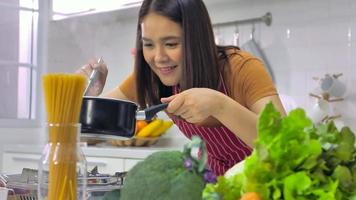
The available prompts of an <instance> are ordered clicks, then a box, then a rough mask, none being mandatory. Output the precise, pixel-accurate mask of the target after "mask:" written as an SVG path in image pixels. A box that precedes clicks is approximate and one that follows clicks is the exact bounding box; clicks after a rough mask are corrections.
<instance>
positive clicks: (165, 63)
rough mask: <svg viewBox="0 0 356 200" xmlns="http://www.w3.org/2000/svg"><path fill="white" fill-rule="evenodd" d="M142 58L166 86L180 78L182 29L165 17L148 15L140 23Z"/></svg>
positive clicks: (175, 83)
mask: <svg viewBox="0 0 356 200" xmlns="http://www.w3.org/2000/svg"><path fill="white" fill-rule="evenodd" d="M141 29H142V44H143V56H144V58H145V60H146V62H147V63H148V64H149V66H150V67H151V69H152V70H153V71H154V73H155V74H157V76H158V77H159V79H160V80H161V81H162V83H163V84H164V85H166V86H174V85H177V84H178V83H179V81H180V79H181V77H182V35H183V33H182V28H181V27H180V25H179V24H177V23H175V22H174V21H172V20H170V19H169V18H167V17H164V16H162V15H159V14H156V13H153V12H151V13H149V14H148V15H147V16H146V17H145V18H144V19H143V21H142V24H141Z"/></svg>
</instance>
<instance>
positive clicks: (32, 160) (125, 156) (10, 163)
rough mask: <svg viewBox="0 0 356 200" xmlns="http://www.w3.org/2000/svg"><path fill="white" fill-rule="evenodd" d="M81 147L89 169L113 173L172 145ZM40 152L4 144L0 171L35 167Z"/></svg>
mask: <svg viewBox="0 0 356 200" xmlns="http://www.w3.org/2000/svg"><path fill="white" fill-rule="evenodd" d="M82 149H83V152H84V154H85V156H86V160H87V169H88V170H89V171H90V170H91V169H93V168H94V167H95V166H98V170H99V172H100V173H109V174H114V173H115V172H122V171H128V170H130V169H131V168H132V167H133V166H134V165H135V164H136V163H138V162H140V161H142V160H144V159H145V158H146V157H147V156H148V155H150V154H152V153H154V152H156V151H164V150H172V147H170V148H167V147H156V148H153V147H84V148H82ZM179 149H180V148H179ZM175 150H177V149H175ZM41 152H42V147H40V146H33V145H12V146H6V147H5V149H4V153H3V156H2V157H3V161H2V170H0V172H2V173H5V174H19V173H21V171H22V169H23V168H31V169H37V168H38V164H39V160H40V157H41Z"/></svg>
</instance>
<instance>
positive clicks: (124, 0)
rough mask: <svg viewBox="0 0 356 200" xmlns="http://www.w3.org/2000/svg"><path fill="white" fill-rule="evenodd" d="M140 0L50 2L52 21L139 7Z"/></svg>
mask: <svg viewBox="0 0 356 200" xmlns="http://www.w3.org/2000/svg"><path fill="white" fill-rule="evenodd" d="M141 3H142V0H101V1H98V0H76V2H75V4H73V0H52V7H53V16H52V19H53V20H60V19H63V18H67V17H71V16H78V15H84V14H91V13H98V12H104V11H110V10H119V9H125V8H130V7H136V6H139V5H141Z"/></svg>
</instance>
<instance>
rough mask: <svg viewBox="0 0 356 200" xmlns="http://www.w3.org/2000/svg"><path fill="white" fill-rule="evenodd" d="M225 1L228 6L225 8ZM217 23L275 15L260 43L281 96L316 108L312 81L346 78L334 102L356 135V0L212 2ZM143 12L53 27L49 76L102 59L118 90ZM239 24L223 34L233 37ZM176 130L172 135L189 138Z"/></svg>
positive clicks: (18, 133)
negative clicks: (326, 77)
mask: <svg viewBox="0 0 356 200" xmlns="http://www.w3.org/2000/svg"><path fill="white" fill-rule="evenodd" d="M221 2H225V4H221ZM208 3H209V4H208V9H209V12H210V14H211V18H212V21H213V22H214V23H217V22H224V21H231V20H237V19H246V18H251V17H259V16H262V15H263V14H265V13H266V12H267V11H269V12H271V13H272V15H273V22H272V26H270V27H267V26H265V25H263V24H257V25H256V34H255V36H256V39H257V40H258V41H259V43H260V45H261V46H262V47H263V50H264V51H265V52H266V54H267V57H268V59H269V61H270V63H271V65H272V67H273V70H274V73H275V75H276V84H277V87H278V90H279V92H280V93H282V94H286V95H290V96H292V97H293V98H294V99H295V100H296V102H297V104H298V105H299V106H301V107H303V108H305V109H307V110H310V107H311V106H312V105H313V103H314V99H313V98H311V97H309V96H308V93H309V92H313V91H316V89H315V88H317V87H318V83H317V82H316V81H313V80H312V77H314V76H318V77H322V76H323V75H324V74H325V73H343V74H344V75H343V76H342V77H341V80H342V81H343V82H345V83H346V85H347V87H348V89H347V94H346V96H345V101H342V102H339V103H333V105H334V107H335V112H336V113H341V114H342V115H343V117H342V121H343V122H345V124H346V125H349V126H351V127H352V128H353V130H354V131H356V125H355V124H354V123H352V122H354V121H355V118H356V114H355V113H356V90H355V88H353V86H354V85H356V77H355V76H356V66H355V65H356V56H354V55H356V48H355V47H356V39H355V38H356V37H355V36H354V35H355V34H356V2H355V1H353V0H313V1H310V0H298V1H294V0H224V1H217V0H216V1H215V0H209V1H208ZM137 12H138V9H137V8H135V9H130V10H126V11H115V12H108V13H102V14H96V15H92V16H85V17H78V18H71V19H67V20H63V21H55V22H51V25H50V33H49V36H50V38H49V41H48V42H49V52H48V57H49V62H48V63H49V65H48V66H47V68H48V71H50V72H54V71H55V72H73V71H75V70H76V69H77V68H78V67H79V66H81V65H82V64H84V63H86V61H87V60H88V59H89V58H92V57H94V56H96V57H99V56H103V57H104V60H105V61H106V63H107V64H108V66H109V71H110V72H109V73H110V74H109V77H108V82H107V86H106V88H105V90H108V89H109V88H113V87H115V86H116V85H117V84H118V83H119V82H121V81H122V80H123V78H124V77H125V76H126V75H127V74H128V73H130V71H131V70H132V65H133V60H132V56H131V54H130V49H131V48H132V47H133V46H134V39H135V34H136V33H135V31H136V20H137V19H136V15H137ZM233 30H234V27H231V28H230V30H229V29H228V28H227V29H223V30H220V31H221V32H223V35H224V40H225V41H226V42H228V41H229V40H231V35H232V32H233ZM250 31H251V26H250V25H245V26H240V27H239V32H240V36H241V40H240V44H242V43H244V42H245V41H247V40H248V39H249V35H250ZM176 131H177V130H176V129H174V130H172V133H171V134H169V135H168V136H167V137H182V136H181V135H176V134H174V132H176ZM39 132H42V129H39V128H33V129H21V128H17V129H0V138H4V135H6V141H4V140H3V139H0V151H1V145H3V144H4V143H5V144H12V143H17V144H19V143H40V139H39V138H41V137H39V136H38V133H39Z"/></svg>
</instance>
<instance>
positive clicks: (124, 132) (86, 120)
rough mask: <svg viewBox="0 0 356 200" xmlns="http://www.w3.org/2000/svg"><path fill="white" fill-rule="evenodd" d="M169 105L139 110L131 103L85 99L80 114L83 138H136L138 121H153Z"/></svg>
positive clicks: (107, 99) (110, 99)
mask: <svg viewBox="0 0 356 200" xmlns="http://www.w3.org/2000/svg"><path fill="white" fill-rule="evenodd" d="M167 106H168V103H164V104H159V105H154V106H151V107H148V108H146V109H144V110H138V105H137V104H136V103H134V102H131V101H125V100H118V99H112V98H101V97H88V96H84V97H83V103H82V108H81V113H80V123H81V124H82V129H81V132H82V136H83V137H93V138H100V139H104V140H106V139H128V138H131V137H133V136H134V134H135V126H136V120H151V119H152V118H153V117H154V116H155V115H156V114H157V113H158V112H159V111H161V110H164V109H165V108H167Z"/></svg>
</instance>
